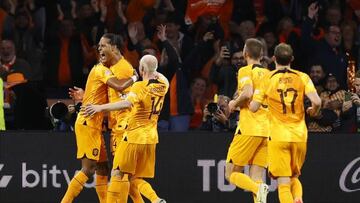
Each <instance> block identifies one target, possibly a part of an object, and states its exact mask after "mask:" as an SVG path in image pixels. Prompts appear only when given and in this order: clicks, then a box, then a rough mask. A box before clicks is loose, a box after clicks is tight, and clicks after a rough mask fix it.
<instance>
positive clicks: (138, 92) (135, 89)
mask: <svg viewBox="0 0 360 203" xmlns="http://www.w3.org/2000/svg"><path fill="white" fill-rule="evenodd" d="M141 84H142V83H140V82H136V83H134V84H133V86H132V87H131V89H130V92H129V94H128V95H127V97H126V100H127V101H129V102H130V103H131V104H132V105H134V104H135V103H138V102H139V101H141V99H142V98H143V96H144V87H143V86H142V85H141Z"/></svg>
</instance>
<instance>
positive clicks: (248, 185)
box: [230, 172, 259, 194]
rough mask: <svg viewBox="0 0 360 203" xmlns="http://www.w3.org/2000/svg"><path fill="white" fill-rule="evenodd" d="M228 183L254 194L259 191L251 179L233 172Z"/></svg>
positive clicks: (257, 185)
mask: <svg viewBox="0 0 360 203" xmlns="http://www.w3.org/2000/svg"><path fill="white" fill-rule="evenodd" d="M230 183H232V184H234V185H236V186H237V187H239V188H241V189H245V190H248V191H251V192H252V193H254V194H256V193H257V192H258V190H259V184H257V183H255V182H254V181H253V180H251V178H250V177H249V176H247V175H245V174H243V173H239V172H233V173H231V175H230Z"/></svg>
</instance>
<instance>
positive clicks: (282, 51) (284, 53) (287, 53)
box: [274, 43, 293, 66]
mask: <svg viewBox="0 0 360 203" xmlns="http://www.w3.org/2000/svg"><path fill="white" fill-rule="evenodd" d="M274 56H275V59H276V62H277V63H278V64H279V65H283V66H286V65H289V64H290V63H291V61H292V59H293V50H292V48H291V46H290V45H288V44H285V43H280V44H279V45H277V46H276V47H275V51H274Z"/></svg>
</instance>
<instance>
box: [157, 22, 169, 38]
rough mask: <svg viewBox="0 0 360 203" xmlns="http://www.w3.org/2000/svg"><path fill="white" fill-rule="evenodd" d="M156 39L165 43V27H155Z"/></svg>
mask: <svg viewBox="0 0 360 203" xmlns="http://www.w3.org/2000/svg"><path fill="white" fill-rule="evenodd" d="M156 34H157V37H158V38H159V40H160V41H162V42H163V41H165V40H167V38H166V25H163V24H161V25H159V26H157V33H156Z"/></svg>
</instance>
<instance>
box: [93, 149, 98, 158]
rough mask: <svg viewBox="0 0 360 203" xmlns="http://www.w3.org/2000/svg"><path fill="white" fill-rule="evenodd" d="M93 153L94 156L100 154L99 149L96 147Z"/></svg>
mask: <svg viewBox="0 0 360 203" xmlns="http://www.w3.org/2000/svg"><path fill="white" fill-rule="evenodd" d="M92 154H93V155H94V156H97V155H99V149H96V148H94V149H93V151H92Z"/></svg>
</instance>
